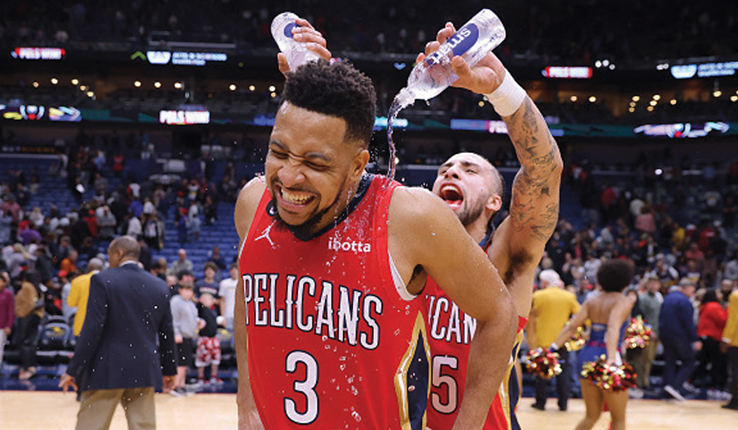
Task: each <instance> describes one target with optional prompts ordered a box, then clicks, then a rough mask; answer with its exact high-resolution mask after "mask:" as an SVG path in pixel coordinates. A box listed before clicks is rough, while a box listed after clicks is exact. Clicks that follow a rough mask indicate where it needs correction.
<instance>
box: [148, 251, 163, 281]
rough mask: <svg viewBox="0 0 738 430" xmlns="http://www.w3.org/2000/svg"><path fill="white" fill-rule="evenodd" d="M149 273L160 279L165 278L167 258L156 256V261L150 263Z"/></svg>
mask: <svg viewBox="0 0 738 430" xmlns="http://www.w3.org/2000/svg"><path fill="white" fill-rule="evenodd" d="M149 273H151V274H152V275H154V276H156V277H157V278H159V279H161V280H162V281H166V280H167V260H166V259H164V257H161V258H157V259H156V261H154V262H152V263H151V268H150V269H149Z"/></svg>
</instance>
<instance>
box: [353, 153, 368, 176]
mask: <svg viewBox="0 0 738 430" xmlns="http://www.w3.org/2000/svg"><path fill="white" fill-rule="evenodd" d="M367 163H369V150H367V149H362V150H361V151H360V152H359V153H358V154H356V156H355V157H354V159H353V161H352V162H351V172H349V175H350V176H351V179H356V180H358V179H360V178H361V175H363V174H364V168H365V167H366V165H367Z"/></svg>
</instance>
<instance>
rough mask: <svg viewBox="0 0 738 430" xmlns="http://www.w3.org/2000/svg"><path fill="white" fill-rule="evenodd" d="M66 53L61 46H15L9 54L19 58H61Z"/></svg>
mask: <svg viewBox="0 0 738 430" xmlns="http://www.w3.org/2000/svg"><path fill="white" fill-rule="evenodd" d="M66 55H67V51H65V50H64V49H63V48H34V47H19V48H15V49H14V50H13V52H11V53H10V56H11V57H13V58H17V59H19V60H61V59H63V58H64V57H65V56H66Z"/></svg>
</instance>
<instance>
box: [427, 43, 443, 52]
mask: <svg viewBox="0 0 738 430" xmlns="http://www.w3.org/2000/svg"><path fill="white" fill-rule="evenodd" d="M439 46H441V44H440V43H439V42H437V41H436V42H428V43H426V44H425V55H430V54H431V53H432V52H436V51H437V50H438V47H439Z"/></svg>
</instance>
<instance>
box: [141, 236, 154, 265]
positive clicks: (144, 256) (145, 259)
mask: <svg viewBox="0 0 738 430" xmlns="http://www.w3.org/2000/svg"><path fill="white" fill-rule="evenodd" d="M138 246H139V247H140V248H141V253H140V254H139V255H138V261H139V262H140V263H141V265H143V268H144V270H146V271H151V265H152V264H153V263H152V260H153V258H154V257H153V255H151V249H149V246H148V245H147V244H146V241H144V239H143V238H142V237H140V238H138Z"/></svg>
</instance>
